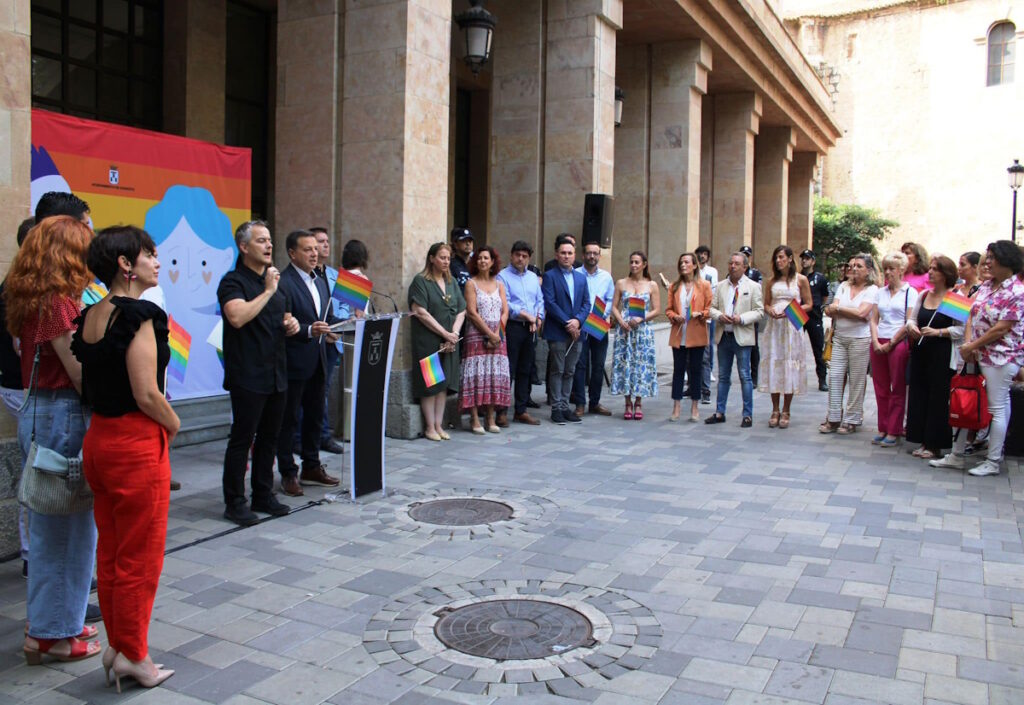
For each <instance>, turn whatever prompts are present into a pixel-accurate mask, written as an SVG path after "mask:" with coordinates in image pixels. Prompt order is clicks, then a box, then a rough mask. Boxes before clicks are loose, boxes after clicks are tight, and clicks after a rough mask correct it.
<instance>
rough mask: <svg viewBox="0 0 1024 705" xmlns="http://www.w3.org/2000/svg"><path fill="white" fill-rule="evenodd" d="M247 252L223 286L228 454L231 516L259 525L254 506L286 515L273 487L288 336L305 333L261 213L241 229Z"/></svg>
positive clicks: (238, 238)
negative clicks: (248, 493) (248, 477)
mask: <svg viewBox="0 0 1024 705" xmlns="http://www.w3.org/2000/svg"><path fill="white" fill-rule="evenodd" d="M235 244H236V245H237V246H238V251H239V253H240V256H239V258H238V262H237V264H236V265H235V268H234V269H233V270H231V271H230V272H228V273H227V274H225V275H224V278H223V279H221V281H220V285H219V286H218V287H217V301H218V302H219V303H220V310H221V316H222V318H223V321H224V337H223V343H222V346H223V353H224V389H226V390H227V391H228V392H229V393H230V394H231V433H230V436H229V437H228V447H227V450H226V451H225V453H224V505H225V507H224V518H226V519H228V520H230V521H233V522H235V523H236V524H238V525H240V526H252V525H253V524H256V523H258V522H259V520H260V518H259V517H258V516H257V515H256V514H255V513H254V510H255V511H258V512H266V513H268V514H274V515H277V516H279V515H282V514H287V513H288V511H289V509H288V506H287V505H285V504H283V503H281V502H279V501H278V500H277V499H276V498H275V497H274V493H273V488H274V451H275V450H276V448H277V439H278V433H279V431H280V428H281V419H282V416H283V414H284V408H285V397H286V393H287V390H288V369H287V363H286V360H285V338H286V336H294V335H295V334H297V333H298V332H299V322H298V321H297V320H295V318H294V317H293V316H292V315H291V313H289V312H288V301H287V299H286V297H285V295H284V294H283V293H282V292H280V291H279V290H278V283H279V282H280V279H281V274H280V273H279V272H278V271H277V269H275V268H274V266H273V262H274V260H273V253H274V244H273V242H272V240H271V239H270V230H269V228H268V227H267V224H266V223H265V222H263V221H262V220H250V221H248V222H246V223H242V224H241V225H239V226H238V229H237V230H235ZM250 448H252V505H251V508H250V505H249V502H247V501H246V497H245V466H246V462H247V461H248V459H249V449H250Z"/></svg>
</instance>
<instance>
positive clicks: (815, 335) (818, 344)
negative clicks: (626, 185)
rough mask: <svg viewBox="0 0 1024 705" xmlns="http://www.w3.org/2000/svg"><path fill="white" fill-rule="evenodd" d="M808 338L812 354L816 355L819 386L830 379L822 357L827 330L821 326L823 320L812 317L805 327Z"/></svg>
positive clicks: (815, 363) (815, 362)
mask: <svg viewBox="0 0 1024 705" xmlns="http://www.w3.org/2000/svg"><path fill="white" fill-rule="evenodd" d="M804 330H805V331H807V337H808V338H810V339H811V352H812V353H814V371H815V372H817V373H818V384H821V383H822V382H824V381H826V380H827V379H828V368H827V367H826V366H825V360H824V359H823V358H822V357H821V355H822V353H823V352H824V350H825V328H824V326H822V325H821V319H820V318H815V317H814V316H811V319H810V320H809V321H807V325H805V326H804Z"/></svg>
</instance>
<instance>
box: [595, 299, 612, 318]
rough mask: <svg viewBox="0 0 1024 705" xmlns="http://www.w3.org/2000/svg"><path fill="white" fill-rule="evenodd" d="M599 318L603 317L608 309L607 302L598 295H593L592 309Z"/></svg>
mask: <svg viewBox="0 0 1024 705" xmlns="http://www.w3.org/2000/svg"><path fill="white" fill-rule="evenodd" d="M592 310H593V312H594V313H596V314H597V315H598V316H600V317H601V318H605V312H606V311H607V310H608V304H606V303H605V302H604V299H602V298H601V297H600V296H595V297H594V308H593V309H592Z"/></svg>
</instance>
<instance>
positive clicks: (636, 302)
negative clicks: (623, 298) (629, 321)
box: [626, 296, 647, 318]
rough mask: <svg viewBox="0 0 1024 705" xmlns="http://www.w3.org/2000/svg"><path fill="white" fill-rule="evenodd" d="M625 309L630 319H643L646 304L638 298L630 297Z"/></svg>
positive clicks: (645, 313) (645, 312)
mask: <svg viewBox="0 0 1024 705" xmlns="http://www.w3.org/2000/svg"><path fill="white" fill-rule="evenodd" d="M626 308H627V312H628V313H629V317H630V318H643V317H644V316H645V315H647V303H646V302H645V301H644V300H643V299H641V298H640V297H639V296H630V297H629V301H628V302H627V303H626Z"/></svg>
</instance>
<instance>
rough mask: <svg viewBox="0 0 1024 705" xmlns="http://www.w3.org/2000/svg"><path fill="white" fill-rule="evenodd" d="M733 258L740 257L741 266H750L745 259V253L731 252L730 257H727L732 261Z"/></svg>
mask: <svg viewBox="0 0 1024 705" xmlns="http://www.w3.org/2000/svg"><path fill="white" fill-rule="evenodd" d="M733 257H742V258H743V266H744V267H749V266H750V258H749V257H747V253H745V252H733V253H732V255H730V256H729V259H732V258H733Z"/></svg>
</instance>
